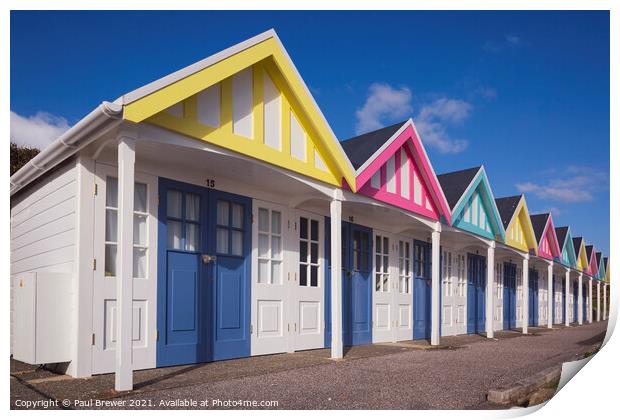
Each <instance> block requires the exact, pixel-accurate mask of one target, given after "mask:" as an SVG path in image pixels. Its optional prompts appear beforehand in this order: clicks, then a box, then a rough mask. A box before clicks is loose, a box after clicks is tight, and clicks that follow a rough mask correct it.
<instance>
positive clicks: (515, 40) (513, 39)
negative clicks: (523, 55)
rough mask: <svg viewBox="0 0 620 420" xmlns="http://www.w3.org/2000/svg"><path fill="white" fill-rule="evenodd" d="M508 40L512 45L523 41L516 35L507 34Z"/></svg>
mask: <svg viewBox="0 0 620 420" xmlns="http://www.w3.org/2000/svg"><path fill="white" fill-rule="evenodd" d="M505 38H506V42H508V43H509V44H512V45H519V44H520V43H521V38H520V37H518V36H516V35H506V36H505Z"/></svg>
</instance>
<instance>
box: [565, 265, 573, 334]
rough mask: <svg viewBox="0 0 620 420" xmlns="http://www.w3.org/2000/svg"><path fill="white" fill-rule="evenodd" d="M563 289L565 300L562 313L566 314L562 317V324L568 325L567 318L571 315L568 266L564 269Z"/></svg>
mask: <svg viewBox="0 0 620 420" xmlns="http://www.w3.org/2000/svg"><path fill="white" fill-rule="evenodd" d="M564 289H565V290H566V293H564V299H565V300H566V301H565V302H564V313H565V314H566V316H565V317H564V325H566V326H567V327H568V326H569V325H570V321H569V320H570V317H571V314H570V310H569V306H568V302H569V301H570V300H571V299H572V296H571V295H572V293H571V292H570V268H567V269H566V280H565V286H564Z"/></svg>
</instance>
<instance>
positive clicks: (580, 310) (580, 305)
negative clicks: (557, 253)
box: [577, 273, 584, 325]
mask: <svg viewBox="0 0 620 420" xmlns="http://www.w3.org/2000/svg"><path fill="white" fill-rule="evenodd" d="M578 293H579V296H577V302H578V303H577V322H579V325H583V304H584V302H583V274H581V273H579V292H578Z"/></svg>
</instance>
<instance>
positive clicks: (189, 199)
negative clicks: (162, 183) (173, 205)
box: [185, 194, 200, 222]
mask: <svg viewBox="0 0 620 420" xmlns="http://www.w3.org/2000/svg"><path fill="white" fill-rule="evenodd" d="M185 218H186V219H187V220H192V221H194V222H197V221H199V220H200V196H199V195H198V194H186V195H185Z"/></svg>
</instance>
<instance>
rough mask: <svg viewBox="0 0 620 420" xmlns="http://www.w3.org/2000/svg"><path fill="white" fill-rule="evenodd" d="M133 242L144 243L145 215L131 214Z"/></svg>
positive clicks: (135, 243) (136, 243)
mask: <svg viewBox="0 0 620 420" xmlns="http://www.w3.org/2000/svg"><path fill="white" fill-rule="evenodd" d="M133 243H134V245H146V215H142V214H134V215H133Z"/></svg>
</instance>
